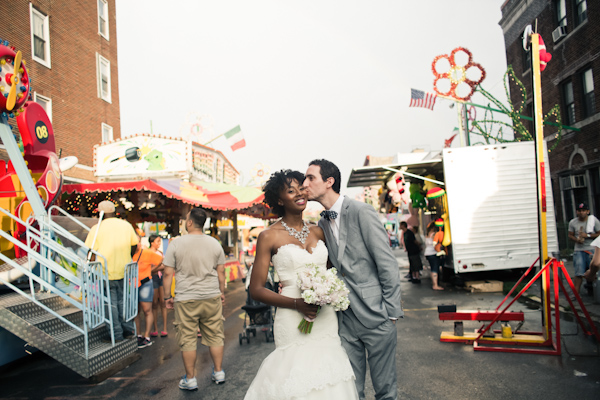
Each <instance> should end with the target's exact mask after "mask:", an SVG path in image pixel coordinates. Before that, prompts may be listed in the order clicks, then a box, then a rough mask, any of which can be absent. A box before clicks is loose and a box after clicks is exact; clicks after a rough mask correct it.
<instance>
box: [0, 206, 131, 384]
mask: <svg viewBox="0 0 600 400" xmlns="http://www.w3.org/2000/svg"><path fill="white" fill-rule="evenodd" d="M49 211H53V212H54V213H55V214H56V213H61V214H63V215H65V216H68V217H69V218H71V220H72V222H75V223H77V224H79V225H81V226H83V227H85V229H88V230H89V228H87V227H86V226H85V225H83V224H81V223H80V222H79V221H77V220H76V219H75V218H72V217H70V216H69V215H68V214H67V213H66V212H64V211H63V210H62V209H60V208H58V207H55V206H53V207H52V208H51V210H49ZM0 216H2V217H9V218H11V219H13V220H14V222H15V223H19V224H22V225H24V226H25V227H26V233H27V237H26V241H25V243H22V242H21V241H19V240H17V239H15V238H14V237H12V235H11V234H10V233H9V232H5V231H1V230H0V236H1V237H2V238H4V239H6V240H8V241H10V242H12V243H13V244H14V245H15V247H18V248H19V249H21V250H22V251H24V252H25V253H26V254H27V256H26V257H21V258H20V259H10V258H8V257H7V256H5V255H4V254H2V253H0V260H2V261H3V262H4V263H5V264H4V265H3V266H2V269H3V270H7V269H10V268H12V269H14V270H15V272H18V273H19V274H22V275H24V277H25V276H26V277H27V279H28V283H29V285H28V288H27V289H25V290H23V289H22V286H21V288H20V287H18V286H17V285H15V284H14V283H13V282H10V281H9V280H6V279H3V276H5V275H0V284H4V285H6V286H7V287H9V288H11V289H12V290H13V291H14V292H15V293H11V294H6V295H3V296H0V326H2V327H3V328H5V329H6V330H7V331H9V332H11V333H13V334H14V335H16V336H18V337H20V338H21V339H23V340H25V341H26V342H27V344H28V345H30V346H32V347H35V348H37V349H39V350H41V351H42V352H44V353H46V354H47V355H49V356H51V357H52V358H54V359H56V360H57V361H59V362H61V363H62V364H64V365H65V366H67V367H69V368H70V369H72V370H73V371H75V372H77V373H78V374H80V375H82V376H83V377H86V378H90V377H92V376H94V375H99V374H101V373H102V372H103V371H105V370H107V369H109V368H110V367H111V366H113V365H114V364H116V363H119V362H121V363H123V360H124V359H126V358H130V359H132V358H135V357H130V356H131V355H132V354H133V353H135V352H136V351H137V341H136V340H135V339H133V340H123V341H121V342H117V343H115V340H114V334H113V330H112V324H113V319H114V317H113V316H112V315H111V312H110V291H109V290H108V288H109V285H108V275H107V273H106V272H103V268H102V263H101V262H99V261H93V262H90V261H87V260H86V259H83V258H81V257H79V256H78V255H77V253H76V252H75V251H74V250H73V248H71V247H65V246H63V245H62V243H69V244H71V245H72V246H75V247H77V248H78V247H81V248H83V249H85V250H86V251H85V252H84V253H87V251H88V250H89V249H88V248H87V247H86V246H85V244H84V243H83V242H82V241H81V240H80V239H78V238H77V237H76V236H74V235H72V234H70V233H69V232H68V231H67V230H65V229H64V228H62V227H61V226H60V225H58V224H57V223H56V222H54V221H52V218H51V217H49V218H47V220H44V219H38V220H33V219H31V220H29V221H27V222H25V221H22V220H20V219H19V218H18V217H16V216H14V215H12V214H11V213H10V212H8V211H7V210H4V209H2V208H0ZM89 251H91V252H92V253H93V254H95V255H96V259H97V260H99V259H100V258H103V256H102V255H101V254H99V253H97V252H94V251H92V250H89ZM36 266H39V275H38V274H35V273H33V272H32V271H33V270H34V268H35V267H36ZM22 279H23V278H22ZM58 281H63V282H68V286H69V288H74V287H78V288H79V290H77V291H71V292H69V293H67V291H65V290H63V289H61V288H59V287H57V285H56V284H55V283H56V282H58ZM124 285H125V288H124V289H125V290H124V293H125V299H124V308H125V311H124V313H125V315H124V318H125V319H126V320H131V319H132V318H134V317H135V315H136V314H137V263H130V264H127V266H126V268H125V279H124ZM107 339H108V340H107ZM135 359H137V358H135ZM132 361H133V360H132ZM125 365H126V364H125Z"/></svg>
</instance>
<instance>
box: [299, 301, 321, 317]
mask: <svg viewBox="0 0 600 400" xmlns="http://www.w3.org/2000/svg"><path fill="white" fill-rule="evenodd" d="M295 303H296V310H297V311H298V312H299V313H301V314H304V316H305V317H306V319H307V320H312V321H314V320H315V318H317V311H318V310H319V306H316V305H314V304H308V303H305V302H304V300H303V299H302V298H299V299H295Z"/></svg>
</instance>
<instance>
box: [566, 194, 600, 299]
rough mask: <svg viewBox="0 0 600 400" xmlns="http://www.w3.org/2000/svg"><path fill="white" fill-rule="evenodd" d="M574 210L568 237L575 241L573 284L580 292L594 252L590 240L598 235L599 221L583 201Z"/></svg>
mask: <svg viewBox="0 0 600 400" xmlns="http://www.w3.org/2000/svg"><path fill="white" fill-rule="evenodd" d="M576 212H577V218H573V219H572V220H571V221H570V222H569V239H570V240H571V241H573V242H575V247H574V249H573V268H574V269H575V277H574V278H573V284H574V285H575V289H577V292H580V291H581V283H582V282H583V274H584V273H585V271H586V270H587V269H588V268H589V266H590V262H591V261H592V255H593V253H594V248H593V247H592V241H593V240H594V239H596V238H597V237H598V236H599V235H600V221H598V219H597V218H596V217H594V216H593V215H590V209H589V208H588V206H587V204H585V203H579V204H577V208H576Z"/></svg>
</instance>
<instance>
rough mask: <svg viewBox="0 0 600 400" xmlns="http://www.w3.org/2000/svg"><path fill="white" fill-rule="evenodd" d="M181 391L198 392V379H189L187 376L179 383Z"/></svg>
mask: <svg viewBox="0 0 600 400" xmlns="http://www.w3.org/2000/svg"><path fill="white" fill-rule="evenodd" d="M179 389H182V390H198V381H197V380H196V378H192V379H187V375H184V376H183V378H181V380H180V381H179Z"/></svg>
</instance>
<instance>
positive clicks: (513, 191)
mask: <svg viewBox="0 0 600 400" xmlns="http://www.w3.org/2000/svg"><path fill="white" fill-rule="evenodd" d="M442 160H443V165H444V182H445V184H446V185H445V189H446V194H447V196H448V210H449V219H450V232H451V235H452V255H453V261H454V271H455V272H457V273H463V272H474V271H481V270H500V269H512V268H523V267H529V266H530V265H531V264H533V263H534V261H535V260H536V258H537V257H538V255H539V241H538V200H537V189H536V176H535V170H536V163H535V145H534V143H533V142H517V143H506V144H498V145H489V146H473V147H461V148H456V149H452V148H449V149H444V151H443V154H442ZM546 165H547V163H546ZM545 170H546V179H545V181H546V196H547V198H546V204H547V213H546V227H547V230H548V254H552V253H557V252H558V237H557V234H556V222H555V218H554V201H553V197H552V186H551V180H550V169H549V168H546V169H545Z"/></svg>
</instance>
